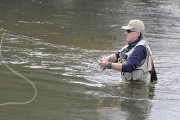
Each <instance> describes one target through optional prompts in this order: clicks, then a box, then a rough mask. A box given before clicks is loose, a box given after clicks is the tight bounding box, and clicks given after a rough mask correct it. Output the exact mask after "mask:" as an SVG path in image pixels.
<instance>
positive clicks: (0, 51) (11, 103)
mask: <svg viewBox="0 0 180 120" xmlns="http://www.w3.org/2000/svg"><path fill="white" fill-rule="evenodd" d="M5 34H6V33H3V34H2V36H1V43H0V57H1V60H2V63H3V64H4V65H5V66H6V68H8V69H9V70H10V71H11V72H13V73H14V74H15V75H17V76H19V77H20V78H22V79H23V80H25V81H26V82H28V83H29V84H30V85H31V86H32V87H33V89H34V97H33V98H32V99H31V100H29V101H26V102H7V103H1V104H0V106H4V105H20V104H28V103H30V102H32V101H33V100H34V99H35V98H36V96H37V88H36V86H35V84H34V83H33V82H32V81H30V80H29V79H28V78H26V77H25V76H23V75H21V74H20V73H17V72H16V71H15V70H13V69H12V68H11V67H10V66H9V65H7V64H6V62H5V61H4V58H3V55H2V43H3V37H4V35H5Z"/></svg>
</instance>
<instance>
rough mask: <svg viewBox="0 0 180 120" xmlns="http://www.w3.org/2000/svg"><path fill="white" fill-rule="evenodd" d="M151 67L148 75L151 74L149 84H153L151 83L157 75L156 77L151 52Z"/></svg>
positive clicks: (155, 79)
mask: <svg viewBox="0 0 180 120" xmlns="http://www.w3.org/2000/svg"><path fill="white" fill-rule="evenodd" d="M151 65H152V70H151V71H150V74H151V82H153V81H157V75H156V70H155V67H154V63H153V56H152V52H151Z"/></svg>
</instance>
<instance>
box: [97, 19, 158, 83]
mask: <svg viewBox="0 0 180 120" xmlns="http://www.w3.org/2000/svg"><path fill="white" fill-rule="evenodd" d="M122 29H124V30H126V31H125V35H126V41H127V44H126V45H125V46H124V47H123V48H122V49H120V50H119V51H118V52H116V53H115V54H111V55H110V56H108V57H105V58H101V59H99V60H98V64H99V66H100V67H102V68H103V70H105V69H106V68H107V69H114V70H117V71H120V72H121V76H122V81H124V82H134V81H137V82H144V83H149V82H150V81H151V82H153V81H156V80H157V76H156V71H155V68H154V64H153V56H152V51H151V48H150V46H149V44H148V42H147V41H146V40H145V38H144V30H145V26H144V23H143V22H142V21H141V20H131V21H130V22H129V24H128V25H127V26H123V27H122ZM150 76H151V78H150Z"/></svg>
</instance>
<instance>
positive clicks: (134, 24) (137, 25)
mask: <svg viewBox="0 0 180 120" xmlns="http://www.w3.org/2000/svg"><path fill="white" fill-rule="evenodd" d="M121 28H122V29H124V30H130V29H137V30H145V27H144V23H143V22H142V21H141V20H131V21H130V22H129V24H128V25H127V26H122V27H121Z"/></svg>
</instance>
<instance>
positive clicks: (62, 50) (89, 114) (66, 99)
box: [0, 0, 180, 120]
mask: <svg viewBox="0 0 180 120" xmlns="http://www.w3.org/2000/svg"><path fill="white" fill-rule="evenodd" d="M131 19H141V20H142V21H144V23H145V26H146V33H145V37H146V39H147V40H148V42H149V43H150V45H151V48H152V49H153V53H154V63H155V67H156V71H157V75H158V82H157V83H156V84H153V85H150V86H146V85H143V84H136V83H133V84H125V83H122V81H121V74H120V73H119V72H117V71H114V70H105V71H102V70H101V69H100V68H99V66H98V64H97V60H98V59H99V58H101V57H104V56H107V55H109V54H112V53H115V52H116V51H117V50H119V49H120V48H121V47H122V46H123V45H124V44H126V42H125V35H124V31H123V30H121V26H123V25H126V24H128V22H129V21H130V20H131ZM179 19H180V1H179V0H171V1H170V0H151V1H150V0H136V1H135V0H128V1H125V0H111V1H109V0H103V1H102V0H51V1H50V0H31V1H30V0H18V1H17V0H16V1H15V0H8V1H7V0H1V2H0V28H1V29H0V35H1V36H2V35H3V32H5V33H6V34H4V35H3V36H2V37H1V42H2V47H1V52H2V56H3V58H4V61H2V59H1V61H0V89H1V92H0V104H3V103H7V102H25V101H29V100H31V99H32V98H33V96H34V89H33V88H32V86H31V85H30V84H29V83H28V82H27V81H25V80H24V79H23V78H21V77H19V76H17V75H16V74H15V73H19V74H20V75H23V76H24V77H26V78H28V79H29V80H30V81H32V82H33V83H34V84H35V86H36V87H37V96H36V98H35V99H34V100H33V101H32V102H30V103H28V104H24V105H4V106H0V113H1V114H0V119H1V120H61V119H62V120H145V119H148V120H160V119H163V120H179V119H180V115H179V112H180V96H179V93H180V73H179V71H180V63H179V61H180V58H179V54H180V41H179V39H180V36H179V33H180V21H179ZM4 64H7V65H8V66H10V67H11V68H12V69H13V70H14V71H15V73H12V72H11V71H10V70H9V69H8V68H7V67H6V66H5V65H4Z"/></svg>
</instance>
